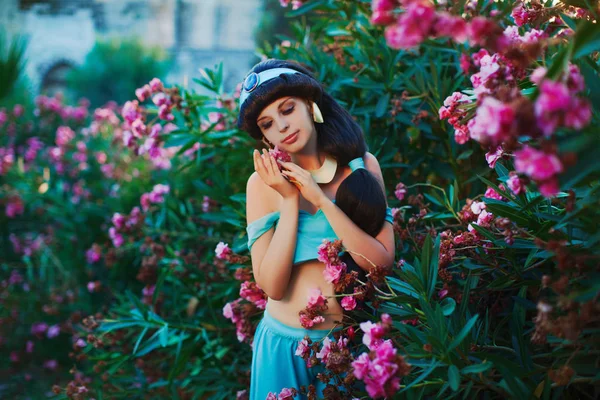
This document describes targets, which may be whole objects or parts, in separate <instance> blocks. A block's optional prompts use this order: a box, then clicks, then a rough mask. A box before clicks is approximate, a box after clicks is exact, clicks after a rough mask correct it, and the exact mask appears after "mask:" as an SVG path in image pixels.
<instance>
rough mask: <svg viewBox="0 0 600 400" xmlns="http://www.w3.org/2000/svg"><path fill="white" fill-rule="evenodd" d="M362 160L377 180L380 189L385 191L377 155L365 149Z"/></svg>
mask: <svg viewBox="0 0 600 400" xmlns="http://www.w3.org/2000/svg"><path fill="white" fill-rule="evenodd" d="M364 160H365V168H366V169H367V171H369V172H370V173H372V174H373V176H374V177H375V178H376V179H377V180H378V181H379V184H380V185H381V189H383V192H384V193H385V183H384V182H383V174H382V173H381V167H380V166H379V161H378V160H377V157H375V156H374V155H373V154H371V153H369V152H368V151H367V152H366V153H365V157H364Z"/></svg>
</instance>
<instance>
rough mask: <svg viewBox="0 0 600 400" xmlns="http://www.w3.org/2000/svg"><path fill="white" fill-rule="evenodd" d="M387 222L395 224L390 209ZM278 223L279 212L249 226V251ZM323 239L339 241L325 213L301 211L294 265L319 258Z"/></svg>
mask: <svg viewBox="0 0 600 400" xmlns="http://www.w3.org/2000/svg"><path fill="white" fill-rule="evenodd" d="M348 166H350V168H351V169H352V171H354V170H356V169H358V168H364V167H365V166H364V162H363V159H362V158H355V159H354V160H352V161H350V163H348ZM334 202H335V200H334ZM385 220H386V221H388V222H390V223H394V218H393V216H392V210H391V208H389V207H388V208H387V210H386V216H385ZM278 221H279V211H274V212H272V213H269V214H267V215H265V216H263V217H261V218H259V219H257V220H256V221H253V222H251V223H250V224H248V227H247V228H246V232H247V233H248V249H251V248H252V245H253V244H254V242H256V240H257V239H258V238H259V237H261V236H262V235H263V234H265V233H266V232H267V231H269V229H271V228H272V227H273V226H277V222H278ZM323 239H327V240H336V239H338V237H337V235H336V234H335V232H334V231H333V228H332V227H331V225H330V224H329V221H327V218H326V217H325V214H323V211H322V210H317V212H316V213H315V214H311V213H309V212H308V211H304V210H300V212H299V214H298V237H297V239H296V250H295V253H294V264H298V263H301V262H304V261H308V260H315V259H316V258H317V248H318V247H319V245H320V244H321V243H322V242H323Z"/></svg>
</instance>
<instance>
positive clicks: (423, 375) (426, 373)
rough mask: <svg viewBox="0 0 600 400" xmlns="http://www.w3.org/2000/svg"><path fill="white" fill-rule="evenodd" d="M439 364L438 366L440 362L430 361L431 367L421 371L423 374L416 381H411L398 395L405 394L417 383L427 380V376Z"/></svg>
mask: <svg viewBox="0 0 600 400" xmlns="http://www.w3.org/2000/svg"><path fill="white" fill-rule="evenodd" d="M439 364H440V362H439V361H438V360H435V359H433V360H431V365H430V366H429V368H428V369H427V370H426V371H423V373H422V374H421V375H419V377H418V378H417V379H415V380H414V381H412V382H411V383H409V384H408V385H406V387H405V388H404V389H402V390H401V391H400V392H399V393H403V392H406V391H407V390H408V389H410V388H411V387H413V386H414V385H416V384H417V383H419V382H421V381H422V380H423V379H425V378H427V377H428V376H429V374H431V373H432V372H433V371H434V370H435V369H436V368H437V366H438V365H439Z"/></svg>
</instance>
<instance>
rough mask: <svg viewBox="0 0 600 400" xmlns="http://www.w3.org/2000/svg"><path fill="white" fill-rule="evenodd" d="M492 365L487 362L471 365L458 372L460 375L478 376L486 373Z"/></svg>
mask: <svg viewBox="0 0 600 400" xmlns="http://www.w3.org/2000/svg"><path fill="white" fill-rule="evenodd" d="M493 365H494V364H493V363H491V362H489V361H488V362H484V363H481V364H472V365H468V366H466V367H464V368H463V369H461V370H460V372H461V373H462V374H478V373H480V372H484V371H487V370H488V369H490V368H492V366H493Z"/></svg>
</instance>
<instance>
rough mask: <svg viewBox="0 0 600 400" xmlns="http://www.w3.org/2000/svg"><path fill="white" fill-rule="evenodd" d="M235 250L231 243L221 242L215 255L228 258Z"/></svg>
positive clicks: (219, 257)
mask: <svg viewBox="0 0 600 400" xmlns="http://www.w3.org/2000/svg"><path fill="white" fill-rule="evenodd" d="M232 254H233V251H232V250H231V249H230V248H229V245H228V244H227V243H224V242H219V244H217V247H216V248H215V255H216V257H217V258H218V259H219V260H227V259H228V258H229V257H230V256H231V255H232Z"/></svg>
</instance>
